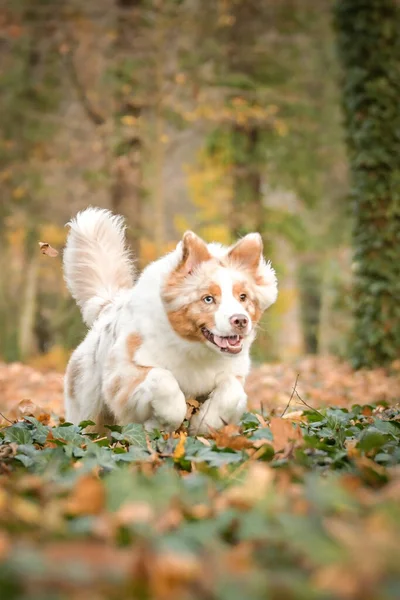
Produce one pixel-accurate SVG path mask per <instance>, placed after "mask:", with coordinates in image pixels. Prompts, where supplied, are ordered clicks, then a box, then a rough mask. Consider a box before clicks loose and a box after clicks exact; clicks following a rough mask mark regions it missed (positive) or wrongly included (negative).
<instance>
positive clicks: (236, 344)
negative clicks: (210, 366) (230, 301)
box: [201, 327, 243, 354]
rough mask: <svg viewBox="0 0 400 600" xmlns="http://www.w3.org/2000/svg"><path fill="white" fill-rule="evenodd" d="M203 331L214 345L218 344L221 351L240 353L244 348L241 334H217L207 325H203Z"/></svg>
mask: <svg viewBox="0 0 400 600" xmlns="http://www.w3.org/2000/svg"><path fill="white" fill-rule="evenodd" d="M201 332H202V334H203V335H204V337H205V338H206V340H208V341H209V342H211V343H212V344H214V346H217V348H219V349H220V350H221V352H227V353H228V354H239V352H241V350H242V344H243V338H242V337H240V335H227V336H221V335H215V333H212V332H211V331H210V330H209V329H207V327H202V328H201Z"/></svg>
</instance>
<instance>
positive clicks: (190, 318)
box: [167, 283, 221, 342]
mask: <svg viewBox="0 0 400 600" xmlns="http://www.w3.org/2000/svg"><path fill="white" fill-rule="evenodd" d="M205 296H213V297H214V298H215V300H216V302H214V303H213V304H205V302H204V300H203V298H204V297H205ZM220 299H221V288H220V287H219V285H218V284H216V283H210V285H209V286H208V288H207V290H203V293H202V294H201V298H199V299H198V300H195V301H194V302H190V303H188V304H185V305H184V306H182V307H181V308H178V309H177V310H173V311H169V312H167V316H168V320H169V322H170V323H171V326H172V328H173V329H174V331H175V332H176V333H177V334H178V335H180V336H181V337H183V338H185V339H186V340H189V341H191V342H205V337H204V335H203V334H202V332H201V328H202V327H207V329H213V328H214V327H215V321H214V313H215V311H216V310H217V308H218V302H219V300H220Z"/></svg>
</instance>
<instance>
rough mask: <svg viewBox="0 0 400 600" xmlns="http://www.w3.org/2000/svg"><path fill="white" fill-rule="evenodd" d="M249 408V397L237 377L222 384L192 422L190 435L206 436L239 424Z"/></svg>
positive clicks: (227, 379) (230, 378)
mask: <svg viewBox="0 0 400 600" xmlns="http://www.w3.org/2000/svg"><path fill="white" fill-rule="evenodd" d="M246 407H247V395H246V392H245V391H244V389H243V387H242V385H241V384H240V383H239V381H238V380H237V379H236V378H235V377H229V378H226V379H224V380H223V381H221V382H220V384H219V386H218V387H216V388H215V390H214V391H213V392H212V394H211V395H210V397H209V399H208V400H206V402H204V404H203V405H202V407H201V408H200V410H199V412H198V413H197V414H196V415H194V416H193V417H192V419H191V421H190V427H189V433H190V435H204V434H207V433H210V432H211V431H212V430H213V429H220V428H221V427H223V426H224V425H228V424H230V423H234V424H237V423H239V421H240V419H241V417H242V415H243V413H244V412H245V410H246Z"/></svg>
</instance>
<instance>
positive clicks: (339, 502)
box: [0, 405, 400, 600]
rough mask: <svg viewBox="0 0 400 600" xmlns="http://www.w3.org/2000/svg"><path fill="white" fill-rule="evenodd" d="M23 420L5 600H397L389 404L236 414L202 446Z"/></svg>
mask: <svg viewBox="0 0 400 600" xmlns="http://www.w3.org/2000/svg"><path fill="white" fill-rule="evenodd" d="M289 408H290V407H289ZM303 408H304V405H303ZM33 414H34V415H35V416H29V415H28V414H26V416H25V418H24V419H23V420H21V421H18V422H15V423H12V424H7V426H5V427H3V429H2V430H1V432H0V454H1V458H2V462H1V476H0V506H1V511H0V526H1V529H0V590H1V593H2V596H4V597H7V598H8V599H9V600H17V599H18V600H28V599H29V600H33V599H35V598H38V597H40V598H52V599H57V600H58V599H60V600H62V599H64V598H65V599H66V598H76V597H82V595H83V594H85V595H86V594H87V595H88V596H89V597H95V598H110V599H111V598H128V597H134V598H138V599H142V598H143V599H145V598H152V599H153V600H158V599H161V600H166V599H169V598H175V599H176V598H178V599H179V598H186V599H187V598H193V599H194V598H199V599H202V598H222V599H223V598H230V599H231V598H238V599H239V598H249V600H253V599H254V600H256V599H258V598H259V599H260V600H261V598H271V599H278V598H279V599H280V598H283V597H285V598H293V599H296V600H297V599H299V600H300V599H305V598H307V599H309V598H315V599H321V600H322V599H326V598H331V599H333V600H336V599H354V600H356V599H358V598H361V597H368V598H370V599H371V600H378V599H379V600H383V599H385V600H386V599H387V600H391V599H393V600H394V599H395V598H397V597H398V592H399V586H400V572H399V558H400V557H399V544H398V536H399V534H400V531H399V523H400V514H399V499H400V496H399V489H400V488H399V483H400V481H399V471H398V464H399V461H400V453H399V442H400V421H399V418H400V413H399V410H398V407H395V406H394V407H388V406H387V405H386V406H369V405H365V406H360V405H355V406H353V407H352V408H351V409H349V410H347V409H337V408H326V409H322V410H321V411H317V410H315V409H311V408H307V409H306V410H304V411H296V412H292V413H290V412H289V413H287V414H286V415H285V418H282V417H271V418H270V419H266V418H265V417H264V416H263V415H261V414H254V413H247V414H245V415H244V417H243V419H242V422H241V425H240V427H238V426H226V427H224V428H223V429H222V430H221V431H219V432H216V433H214V434H213V435H211V437H210V438H209V439H206V438H203V437H188V436H187V434H186V433H185V431H184V430H183V431H181V432H180V433H177V434H173V435H162V434H160V433H158V432H155V433H152V434H148V433H145V431H144V430H143V427H142V426H141V425H135V424H130V425H126V426H123V427H116V426H114V427H111V428H110V436H109V437H106V436H104V437H99V436H97V435H96V434H84V433H83V429H84V428H85V427H86V426H88V425H90V423H89V422H86V423H82V424H81V425H80V426H75V425H71V424H68V423H63V422H59V423H56V424H50V419H51V417H50V415H48V414H46V413H43V412H40V411H33Z"/></svg>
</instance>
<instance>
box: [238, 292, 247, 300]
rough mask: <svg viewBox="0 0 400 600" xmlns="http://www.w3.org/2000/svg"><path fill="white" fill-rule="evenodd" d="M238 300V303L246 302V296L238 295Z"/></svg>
mask: <svg viewBox="0 0 400 600" xmlns="http://www.w3.org/2000/svg"><path fill="white" fill-rule="evenodd" d="M239 298H240V302H244V301H245V300H247V294H240V296H239Z"/></svg>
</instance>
